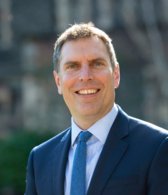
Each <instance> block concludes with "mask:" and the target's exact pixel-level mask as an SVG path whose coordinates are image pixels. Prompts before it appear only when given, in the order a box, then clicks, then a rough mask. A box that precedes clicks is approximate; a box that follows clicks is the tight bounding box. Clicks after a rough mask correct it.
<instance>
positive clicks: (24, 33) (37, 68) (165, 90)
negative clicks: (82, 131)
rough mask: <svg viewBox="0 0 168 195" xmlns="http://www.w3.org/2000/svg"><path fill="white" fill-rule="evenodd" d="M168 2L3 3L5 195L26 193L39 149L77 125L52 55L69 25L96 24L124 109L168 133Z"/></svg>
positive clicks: (0, 92)
mask: <svg viewBox="0 0 168 195" xmlns="http://www.w3.org/2000/svg"><path fill="white" fill-rule="evenodd" d="M167 10H168V1H167V0H160V1H158V0H103V1H102V0H47V1H46V0H0V195H20V194H23V192H24V187H25V172H26V162H27V158H28V154H29V152H30V150H31V148H32V147H33V146H35V145H36V144H39V143H41V142H42V141H44V140H46V139H48V138H49V137H51V136H53V135H55V134H57V133H58V132H60V131H61V130H63V129H65V128H66V127H68V126H69V124H70V115H69V112H68V110H67V108H66V107H65V105H64V102H63V100H62V97H60V96H59V95H58V93H57V89H56V87H55V84H54V79H53V75H52V70H53V66H52V52H53V46H54V42H55V40H56V38H57V37H58V35H59V34H60V33H61V32H62V31H63V30H65V29H66V28H67V27H68V26H69V24H73V23H75V22H76V23H78V22H89V21H92V22H93V23H94V24H95V25H96V26H97V27H99V28H101V29H103V30H104V31H106V32H107V33H108V34H109V35H110V37H111V38H112V39H113V44H114V47H115V50H116V54H117V58H118V61H119V63H120V68H121V85H120V88H119V89H118V90H117V100H116V102H117V103H118V104H119V105H120V106H122V108H123V109H125V110H126V111H127V113H129V114H131V115H134V116H136V117H138V118H141V119H144V120H147V121H149V122H152V123H154V124H156V125H159V126H162V127H164V128H167V129H168V84H167V83H168V76H167V75H168V11H167Z"/></svg>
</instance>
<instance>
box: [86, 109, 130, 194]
mask: <svg viewBox="0 0 168 195" xmlns="http://www.w3.org/2000/svg"><path fill="white" fill-rule="evenodd" d="M127 126H128V119H127V117H126V116H124V114H123V113H122V111H120V110H119V113H118V115H117V118H116V120H115V121H114V124H113V126H112V128H111V130H110V132H109V135H108V137H107V141H106V143H105V145H104V148H103V150H102V153H101V155H100V158H99V160H98V163H97V166H96V169H95V171H94V174H93V177H92V180H91V183H90V187H89V189H88V193H87V194H88V195H92V194H96V195H100V194H102V190H103V188H104V187H105V185H106V183H107V181H108V179H109V178H110V176H111V175H112V173H113V171H114V170H115V169H116V167H117V165H118V164H119V162H120V160H121V159H122V157H123V155H124V154H125V152H126V149H127V146H128V144H127V143H126V142H124V141H123V140H122V138H124V137H125V136H127V135H128V128H127Z"/></svg>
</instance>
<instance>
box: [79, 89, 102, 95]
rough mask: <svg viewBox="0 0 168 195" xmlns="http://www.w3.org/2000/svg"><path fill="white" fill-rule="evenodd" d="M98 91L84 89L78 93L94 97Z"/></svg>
mask: <svg viewBox="0 0 168 195" xmlns="http://www.w3.org/2000/svg"><path fill="white" fill-rule="evenodd" d="M98 91H99V90H98V89H82V90H79V91H77V93H78V94H80V95H92V94H96V93H97V92H98Z"/></svg>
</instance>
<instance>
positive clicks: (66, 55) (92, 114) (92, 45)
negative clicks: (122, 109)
mask: <svg viewBox="0 0 168 195" xmlns="http://www.w3.org/2000/svg"><path fill="white" fill-rule="evenodd" d="M54 77H55V82H56V85H57V87H58V92H59V94H61V95H63V98H64V100H65V103H66V104H67V106H68V108H69V110H70V112H71V115H72V116H73V118H74V120H75V122H76V123H77V124H78V125H79V127H81V128H82V129H86V128H88V127H90V126H91V125H92V124H94V123H95V122H96V121H97V120H99V119H100V118H102V117H103V116H104V115H105V114H107V113H108V112H109V111H110V110H111V108H112V106H113V104H114V100H115V88H117V87H118V85H119V81H120V73H119V66H118V65H117V66H116V67H115V68H112V66H111V63H110V57H109V55H108V52H107V49H106V47H105V45H104V43H103V41H102V40H100V39H99V38H97V37H91V38H82V39H79V40H73V41H68V42H66V43H65V44H64V45H63V47H62V50H61V57H60V71H59V73H57V72H56V71H54Z"/></svg>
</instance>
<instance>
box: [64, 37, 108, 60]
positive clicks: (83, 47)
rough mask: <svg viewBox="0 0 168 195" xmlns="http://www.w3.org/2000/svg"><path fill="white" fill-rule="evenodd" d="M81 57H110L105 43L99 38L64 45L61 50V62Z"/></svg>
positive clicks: (78, 40) (69, 42)
mask: <svg viewBox="0 0 168 195" xmlns="http://www.w3.org/2000/svg"><path fill="white" fill-rule="evenodd" d="M81 57H87V58H92V57H104V58H105V57H109V56H108V51H107V48H106V46H105V43H104V42H103V41H102V40H101V39H100V38H98V37H96V36H93V37H89V38H80V39H77V40H70V41H67V42H65V43H64V45H63V46H62V49H61V60H70V59H75V58H81Z"/></svg>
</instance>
